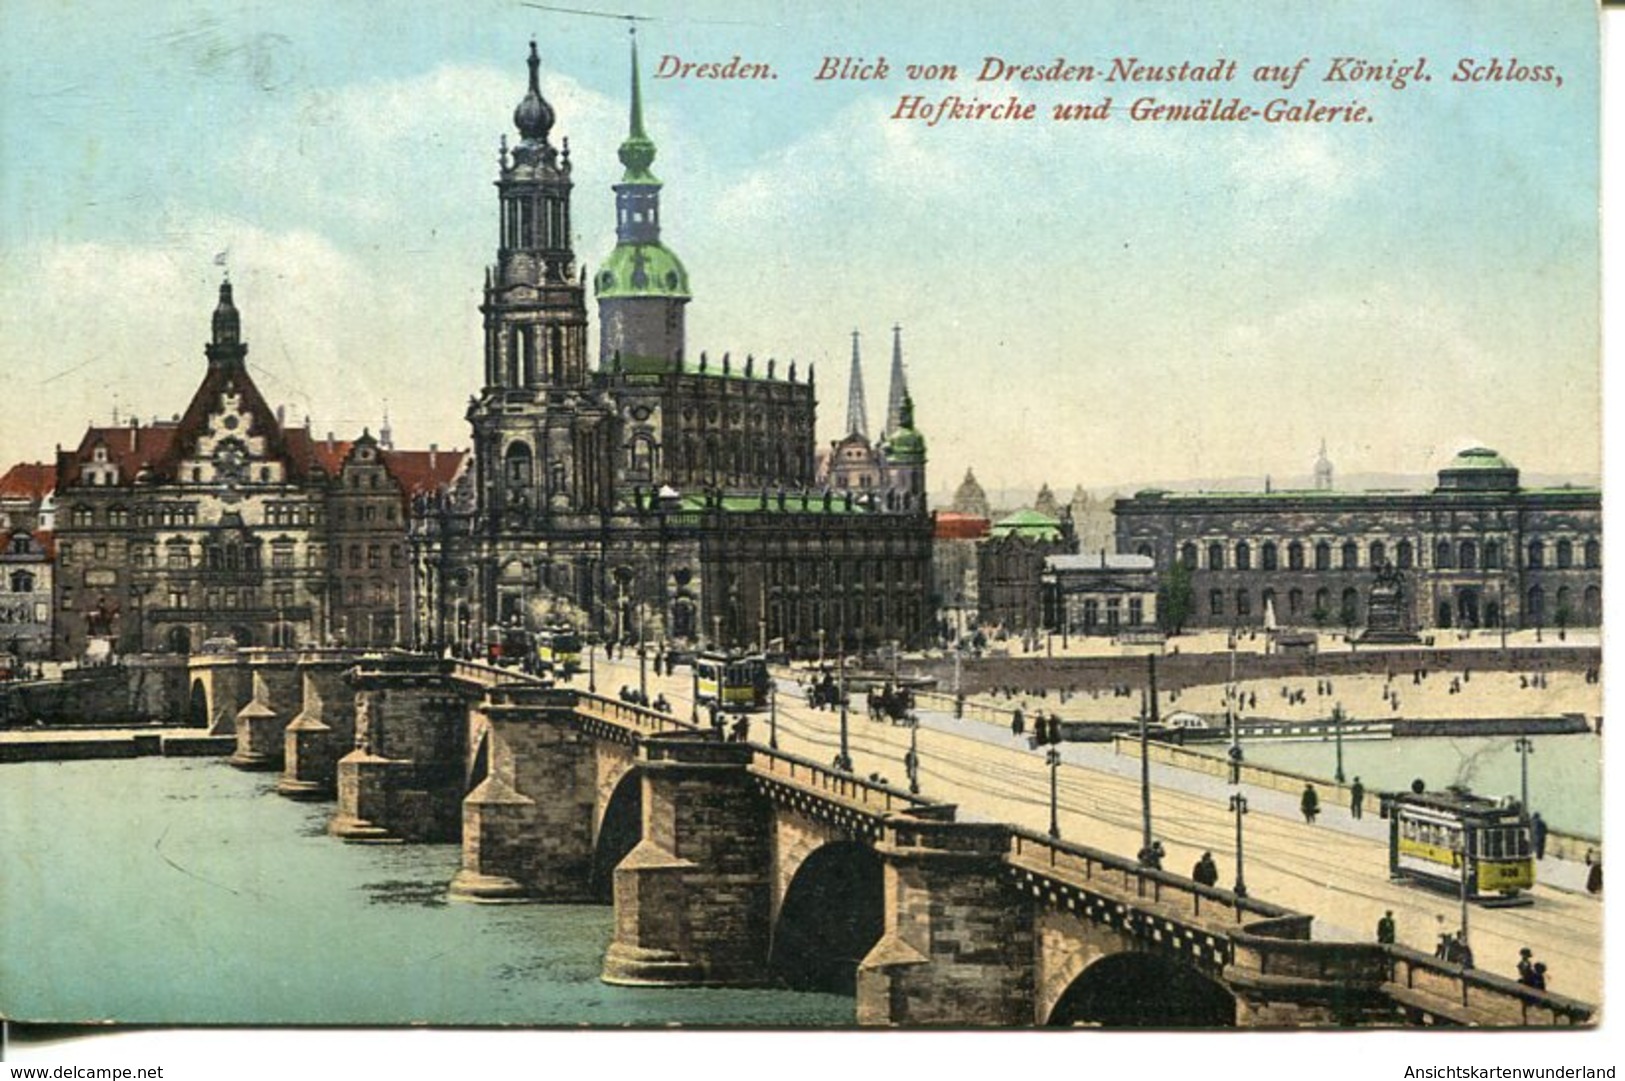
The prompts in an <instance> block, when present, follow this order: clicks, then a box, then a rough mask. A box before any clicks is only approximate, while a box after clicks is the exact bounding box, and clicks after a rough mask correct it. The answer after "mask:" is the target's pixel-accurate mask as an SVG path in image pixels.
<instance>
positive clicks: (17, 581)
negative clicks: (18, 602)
mask: <svg viewBox="0 0 1625 1081" xmlns="http://www.w3.org/2000/svg"><path fill="white" fill-rule="evenodd" d="M11 591H12V592H13V593H32V592H34V576H33V575H32V574H29V573H28V572H27V571H12V572H11Z"/></svg>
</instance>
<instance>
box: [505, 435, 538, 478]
mask: <svg viewBox="0 0 1625 1081" xmlns="http://www.w3.org/2000/svg"><path fill="white" fill-rule="evenodd" d="M502 476H503V479H504V480H506V481H507V483H508V486H509V487H513V488H525V487H529V486H530V477H531V454H530V447H529V446H527V445H526V444H524V443H518V442H515V443H509V444H508V449H507V450H506V451H504V452H503V454H502Z"/></svg>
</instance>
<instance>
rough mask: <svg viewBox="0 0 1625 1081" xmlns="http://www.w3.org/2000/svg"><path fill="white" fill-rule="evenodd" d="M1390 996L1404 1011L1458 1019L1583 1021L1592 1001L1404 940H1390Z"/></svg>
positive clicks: (1474, 1021) (1463, 1021)
mask: <svg viewBox="0 0 1625 1081" xmlns="http://www.w3.org/2000/svg"><path fill="white" fill-rule="evenodd" d="M1384 953H1385V955H1386V958H1387V977H1388V981H1387V986H1386V987H1385V988H1384V990H1385V991H1386V992H1387V994H1388V996H1389V997H1390V998H1392V999H1393V1000H1394V1001H1395V1002H1397V1003H1399V1004H1400V1005H1401V1006H1402V1007H1404V1008H1405V1009H1406V1010H1407V1011H1409V1012H1412V1013H1415V1014H1419V1015H1422V1016H1424V1017H1427V1018H1431V1019H1442V1020H1444V1021H1446V1022H1447V1023H1456V1024H1495V1025H1509V1024H1511V1025H1541V1026H1550V1025H1559V1026H1562V1025H1584V1024H1587V1023H1589V1022H1590V1020H1591V1016H1592V1013H1593V1012H1594V1007H1592V1006H1590V1005H1588V1004H1587V1003H1584V1002H1581V1001H1580V1000H1578V999H1573V998H1568V997H1566V996H1563V995H1559V994H1555V993H1553V992H1551V991H1544V990H1540V989H1538V988H1534V987H1527V986H1525V985H1524V984H1521V983H1518V982H1517V981H1516V980H1509V979H1507V978H1506V977H1504V976H1497V975H1495V974H1494V973H1493V972H1485V971H1483V970H1482V969H1475V968H1463V967H1462V966H1461V965H1458V964H1455V963H1454V962H1450V961H1442V960H1440V959H1439V958H1437V957H1433V956H1431V955H1429V954H1425V953H1422V952H1420V951H1418V950H1413V949H1410V948H1409V947H1405V946H1388V947H1386V948H1385V950H1384Z"/></svg>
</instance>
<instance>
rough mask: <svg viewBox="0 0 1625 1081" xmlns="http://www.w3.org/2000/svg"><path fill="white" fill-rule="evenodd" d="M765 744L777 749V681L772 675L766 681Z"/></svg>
mask: <svg viewBox="0 0 1625 1081" xmlns="http://www.w3.org/2000/svg"><path fill="white" fill-rule="evenodd" d="M767 745H768V746H769V747H771V748H772V749H773V750H775V751H776V750H778V749H779V681H778V678H777V677H776V676H772V675H769V677H768V683H767Z"/></svg>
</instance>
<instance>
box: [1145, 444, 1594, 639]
mask: <svg viewBox="0 0 1625 1081" xmlns="http://www.w3.org/2000/svg"><path fill="white" fill-rule="evenodd" d="M1316 481H1317V486H1316V488H1315V489H1312V490H1291V491H1274V490H1268V489H1266V490H1265V491H1263V492H1192V493H1184V492H1169V491H1163V490H1160V489H1148V490H1146V491H1142V492H1138V493H1136V494H1135V495H1134V496H1133V498H1129V499H1120V500H1118V501H1117V503H1116V505H1115V508H1114V513H1115V515H1116V522H1117V524H1116V532H1117V550H1118V551H1119V552H1122V553H1132V554H1136V555H1140V556H1147V557H1150V558H1151V559H1152V560H1153V561H1154V563H1155V565H1156V567H1157V568H1159V569H1160V570H1163V571H1164V572H1165V571H1166V569H1167V568H1170V567H1172V566H1173V565H1174V562H1175V561H1176V560H1177V561H1179V562H1180V563H1181V564H1183V565H1184V567H1186V568H1188V569H1189V571H1190V578H1189V586H1190V593H1191V596H1190V598H1189V599H1190V602H1191V604H1190V611H1189V617H1188V619H1187V621H1186V624H1187V626H1191V627H1247V626H1262V625H1264V624H1265V623H1266V621H1267V620H1268V619H1269V618H1270V613H1273V618H1274V619H1275V621H1276V622H1277V624H1278V625H1280V626H1298V627H1309V626H1317V627H1318V626H1325V627H1328V628H1344V629H1348V630H1357V629H1360V628H1363V627H1364V626H1365V625H1366V619H1367V614H1368V607H1369V603H1370V597H1371V590H1372V586H1373V585H1374V584H1375V582H1376V579H1377V576H1378V573H1379V572H1381V571H1383V570H1384V568H1385V567H1388V568H1391V569H1392V570H1394V571H1397V572H1398V576H1399V577H1398V580H1399V583H1400V589H1401V600H1402V613H1401V614H1402V616H1403V618H1404V619H1405V620H1406V621H1407V622H1408V624H1409V627H1410V628H1412V629H1417V630H1420V629H1426V628H1435V629H1451V628H1459V629H1473V628H1479V627H1499V626H1502V625H1505V626H1507V627H1509V628H1540V627H1545V628H1563V627H1574V626H1587V627H1592V626H1597V625H1599V624H1600V623H1601V620H1602V493H1601V492H1600V490H1598V489H1596V488H1582V487H1572V486H1564V487H1555V488H1525V487H1522V486H1520V483H1519V472H1518V470H1517V468H1516V467H1514V466H1513V465H1512V464H1511V463H1509V462H1508V461H1507V460H1506V459H1505V458H1503V457H1502V456H1501V455H1499V454H1497V453H1496V452H1495V451H1493V450H1490V449H1487V448H1484V447H1473V448H1470V449H1468V450H1464V451H1462V452H1461V453H1460V454H1458V455H1457V456H1456V457H1455V458H1454V459H1453V460H1452V461H1451V462H1450V463H1449V464H1448V465H1446V466H1445V467H1444V468H1443V469H1441V470H1440V471H1439V474H1438V484H1437V485H1436V486H1435V487H1434V488H1433V489H1432V490H1431V491H1364V492H1344V491H1338V490H1336V489H1334V488H1333V487H1332V484H1331V468H1330V463H1329V462H1327V461H1326V460H1325V455H1324V450H1323V451H1322V455H1321V461H1320V463H1318V464H1317V466H1316Z"/></svg>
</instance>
